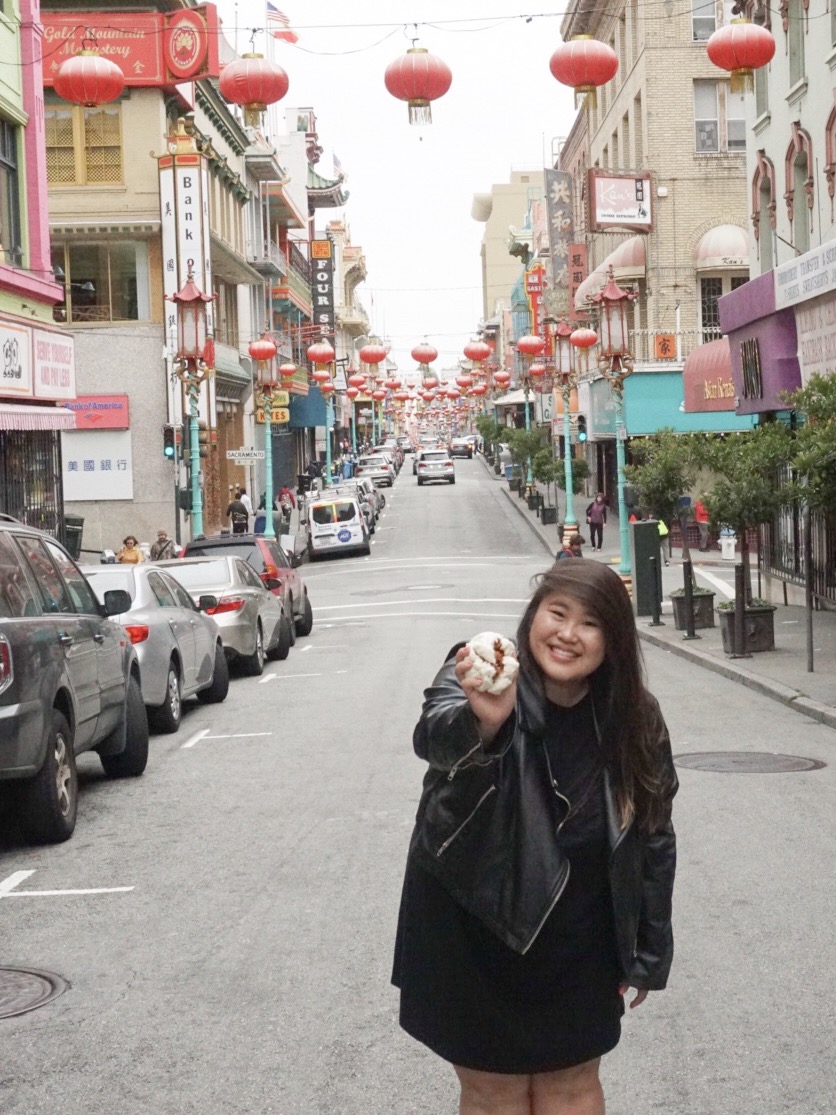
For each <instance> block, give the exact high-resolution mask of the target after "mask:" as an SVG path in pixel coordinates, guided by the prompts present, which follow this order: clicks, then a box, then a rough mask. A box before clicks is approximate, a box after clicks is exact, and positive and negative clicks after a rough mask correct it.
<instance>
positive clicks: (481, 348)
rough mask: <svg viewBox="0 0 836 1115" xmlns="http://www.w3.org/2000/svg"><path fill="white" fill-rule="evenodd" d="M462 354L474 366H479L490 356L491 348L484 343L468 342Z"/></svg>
mask: <svg viewBox="0 0 836 1115" xmlns="http://www.w3.org/2000/svg"><path fill="white" fill-rule="evenodd" d="M464 354H465V356H466V357H467V359H468V360H472V361H473V363H474V364H481V363H482V362H483V361H484V360H487V359H488V357H489V356H490V354H491V346H490V345H489V344H486V343H485V342H484V341H468V343H467V344H466V345H465V346H464Z"/></svg>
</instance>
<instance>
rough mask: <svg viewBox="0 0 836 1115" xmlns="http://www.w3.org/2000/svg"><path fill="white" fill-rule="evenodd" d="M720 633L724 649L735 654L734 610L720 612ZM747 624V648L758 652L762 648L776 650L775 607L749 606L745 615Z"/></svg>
mask: <svg viewBox="0 0 836 1115" xmlns="http://www.w3.org/2000/svg"><path fill="white" fill-rule="evenodd" d="M719 616H720V634H721V635H722V636H723V650H724V651H725V652H726V654H734V612H726V611H722V612H719ZM744 623H745V625H746V650H747V651H749V652H751V653H756V652H758V651H762V650H775V609H774V608H747V609H746V613H745V616H744Z"/></svg>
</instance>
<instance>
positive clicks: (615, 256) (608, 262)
mask: <svg viewBox="0 0 836 1115" xmlns="http://www.w3.org/2000/svg"><path fill="white" fill-rule="evenodd" d="M645 239H646V237H645V236H631V237H630V239H629V240H625V241H624V243H623V244H619V245H618V247H617V248H616V249H615V251H613V252H610V254H609V255H608V256H607V257H606V259H604V260H603V261H602V262H601V263H599V264H598V266H597V267H596V268H595V270H594V271H591V272H590V274H589V275H587V277H586V278H585V279H584V281H583V282H582V283H581V285H580V286H579V287H578V289H577V290H576V291H575V309H577V310H582V309H584V308H585V306H586V303H587V302H588V300H589V299H590V298H591V297H592V296H593V295H595V294H597V293H598V291H599V290H602V289H603V287H604V284H605V283H606V281H607V271H608V270H609V268H610V267H611V268H612V272H613V278H614V279H615V281H616V282H617V283H618V282H623V281H624V280H625V279H643V278H644V274H645V267H646V259H647V257H646V253H645V246H644V244H645Z"/></svg>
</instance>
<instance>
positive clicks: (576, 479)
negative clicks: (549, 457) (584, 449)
mask: <svg viewBox="0 0 836 1115" xmlns="http://www.w3.org/2000/svg"><path fill="white" fill-rule="evenodd" d="M555 465H556V467H557V477H556V482H557V486H558V488H560V490H561V492H565V491H566V462H565V461H564V460H563V458H562V457H559V458H558V459H557V460H556V461H555ZM589 476H590V468H589V465H588V464H587V463H586V461H585V460H584V459H583V457H573V458H572V492H573V493H574V495H577V494H578V492H580V491H581V489H582V488H583V484H584V481H585V480H588V479H589Z"/></svg>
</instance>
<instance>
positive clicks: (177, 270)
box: [159, 152, 215, 345]
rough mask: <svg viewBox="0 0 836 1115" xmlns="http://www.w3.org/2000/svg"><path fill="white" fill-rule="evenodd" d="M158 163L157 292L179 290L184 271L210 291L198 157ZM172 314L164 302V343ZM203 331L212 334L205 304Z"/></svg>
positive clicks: (204, 169)
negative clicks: (160, 277) (159, 246)
mask: <svg viewBox="0 0 836 1115" xmlns="http://www.w3.org/2000/svg"><path fill="white" fill-rule="evenodd" d="M159 165H160V219H161V232H162V248H163V292H164V294H165V295H166V297H167V298H170V297H171V295H173V294H176V293H177V291H178V290H179V289H180V288H181V287H182V286H183V284H184V283H185V281H186V277H187V276H188V274H189V272H190V271H191V273H192V274H193V275H194V281H195V284H196V285H197V287H198V288H199V289H200V290H201V291H202V292H203V293H204V294H211V293H212V261H211V255H210V249H209V169H208V163H207V161H206V159H205V158H204V156H203V155H200V154H198V153H197V152H195V153H188V154H178V155H163V157H162V158H161V159H160V160H159ZM176 330H177V311H176V309H175V307H174V305H173V303H170V302H167V303H166V330H165V331H166V343H167V344H169V345H170V344H172V341H173V339H174V338H175V337H176ZM206 332H207V333H208V334H209V335H213V334H214V332H215V329H214V305H213V303H212V302H207V304H206Z"/></svg>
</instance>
